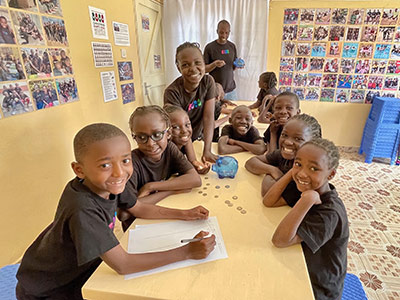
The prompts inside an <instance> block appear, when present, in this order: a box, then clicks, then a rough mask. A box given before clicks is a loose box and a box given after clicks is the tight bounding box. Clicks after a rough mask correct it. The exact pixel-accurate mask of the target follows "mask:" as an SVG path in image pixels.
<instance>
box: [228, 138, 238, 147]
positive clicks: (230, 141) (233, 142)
mask: <svg viewBox="0 0 400 300" xmlns="http://www.w3.org/2000/svg"><path fill="white" fill-rule="evenodd" d="M227 143H228V145H232V146H233V145H236V140H234V139H228V141H227Z"/></svg>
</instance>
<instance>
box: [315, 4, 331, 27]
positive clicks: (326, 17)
mask: <svg viewBox="0 0 400 300" xmlns="http://www.w3.org/2000/svg"><path fill="white" fill-rule="evenodd" d="M330 21H331V9H330V8H318V9H317V10H316V12H315V24H316V25H326V24H329V23H330Z"/></svg>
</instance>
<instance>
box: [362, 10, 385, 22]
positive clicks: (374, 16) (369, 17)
mask: <svg viewBox="0 0 400 300" xmlns="http://www.w3.org/2000/svg"><path fill="white" fill-rule="evenodd" d="M381 15H382V10H381V9H378V8H369V9H367V11H366V13H365V19H364V24H366V25H378V24H379V23H380V21H381Z"/></svg>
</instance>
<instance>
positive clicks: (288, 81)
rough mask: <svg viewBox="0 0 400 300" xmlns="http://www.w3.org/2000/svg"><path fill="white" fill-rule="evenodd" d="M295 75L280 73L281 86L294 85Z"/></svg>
mask: <svg viewBox="0 0 400 300" xmlns="http://www.w3.org/2000/svg"><path fill="white" fill-rule="evenodd" d="M292 77H293V73H291V72H279V85H292Z"/></svg>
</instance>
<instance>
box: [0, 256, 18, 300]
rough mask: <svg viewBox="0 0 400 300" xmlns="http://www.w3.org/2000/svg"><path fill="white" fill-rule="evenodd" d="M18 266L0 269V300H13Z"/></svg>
mask: <svg viewBox="0 0 400 300" xmlns="http://www.w3.org/2000/svg"><path fill="white" fill-rule="evenodd" d="M18 268H19V264H16V265H8V266H5V267H3V268H1V269H0V299H1V300H15V299H17V297H16V296H15V287H16V286H17V278H16V277H15V275H16V274H17V271H18Z"/></svg>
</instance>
